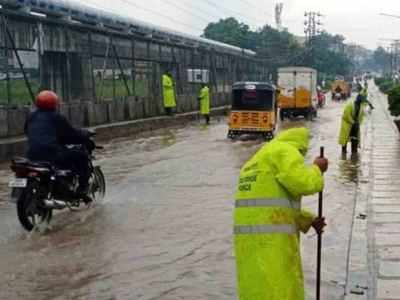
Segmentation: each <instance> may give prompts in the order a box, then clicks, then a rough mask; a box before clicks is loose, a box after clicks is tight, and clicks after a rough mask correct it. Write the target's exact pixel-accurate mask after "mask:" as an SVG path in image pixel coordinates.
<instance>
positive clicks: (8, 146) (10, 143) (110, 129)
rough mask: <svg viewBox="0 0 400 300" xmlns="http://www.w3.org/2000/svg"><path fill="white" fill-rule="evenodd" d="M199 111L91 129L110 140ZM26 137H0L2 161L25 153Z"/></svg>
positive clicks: (179, 122) (216, 110) (193, 117)
mask: <svg viewBox="0 0 400 300" xmlns="http://www.w3.org/2000/svg"><path fill="white" fill-rule="evenodd" d="M229 109H230V106H221V107H216V108H212V109H211V112H210V114H211V115H213V116H217V115H223V114H226V113H227V112H228V111H229ZM199 118H200V113H199V112H198V111H195V112H189V113H182V114H176V115H175V116H173V117H170V116H161V117H153V118H146V119H139V120H133V121H125V122H118V123H111V124H104V125H99V126H95V127H91V128H90V129H93V130H96V132H97V137H96V139H98V140H110V139H113V138H118V137H125V136H131V135H136V134H139V133H141V132H146V131H152V130H157V129H161V128H167V127H174V126H178V125H182V124H185V123H188V122H191V121H195V120H198V119H199ZM26 149H27V145H26V138H25V137H24V136H20V137H15V138H8V139H0V161H2V162H4V161H7V160H9V159H11V158H12V157H13V156H16V155H23V154H24V153H25V152H26Z"/></svg>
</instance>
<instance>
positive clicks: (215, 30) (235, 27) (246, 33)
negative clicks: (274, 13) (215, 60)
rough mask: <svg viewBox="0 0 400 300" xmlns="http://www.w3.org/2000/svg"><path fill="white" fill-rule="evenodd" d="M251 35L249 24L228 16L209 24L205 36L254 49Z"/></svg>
mask: <svg viewBox="0 0 400 300" xmlns="http://www.w3.org/2000/svg"><path fill="white" fill-rule="evenodd" d="M251 35H252V34H251V31H250V28H249V26H248V25H246V24H244V23H239V22H238V21H237V20H236V19H235V18H227V19H224V20H220V21H219V22H217V23H210V24H208V26H207V27H206V29H205V30H204V34H203V37H206V38H208V39H212V40H216V41H220V42H222V43H227V44H230V45H233V46H237V47H241V48H248V49H254V48H253V47H252V45H251Z"/></svg>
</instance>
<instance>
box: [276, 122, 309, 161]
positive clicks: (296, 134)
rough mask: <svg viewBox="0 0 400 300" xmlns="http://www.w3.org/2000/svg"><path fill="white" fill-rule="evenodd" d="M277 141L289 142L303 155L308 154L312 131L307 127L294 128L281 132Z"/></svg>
mask: <svg viewBox="0 0 400 300" xmlns="http://www.w3.org/2000/svg"><path fill="white" fill-rule="evenodd" d="M275 141H278V142H283V143H288V144H290V145H292V146H293V147H295V148H296V149H298V150H299V151H300V152H301V153H302V154H303V155H306V154H307V151H308V147H309V144H310V131H309V130H308V129H307V128H304V127H302V128H292V129H289V130H286V131H284V132H282V133H281V134H279V135H278V136H277V137H276V138H275Z"/></svg>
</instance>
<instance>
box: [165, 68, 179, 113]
mask: <svg viewBox="0 0 400 300" xmlns="http://www.w3.org/2000/svg"><path fill="white" fill-rule="evenodd" d="M162 86H163V96H164V108H165V111H166V113H167V115H172V113H173V111H172V110H173V109H174V108H175V107H176V100H175V84H174V79H173V77H172V74H171V71H167V72H165V74H164V75H163V76H162Z"/></svg>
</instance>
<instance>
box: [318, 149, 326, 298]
mask: <svg viewBox="0 0 400 300" xmlns="http://www.w3.org/2000/svg"><path fill="white" fill-rule="evenodd" d="M324 152H325V149H324V147H321V152H320V157H321V158H324ZM323 199H324V192H323V191H321V192H319V195H318V217H319V218H322V216H323ZM321 258H322V233H318V251H317V297H316V299H317V300H320V299H321Z"/></svg>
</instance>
